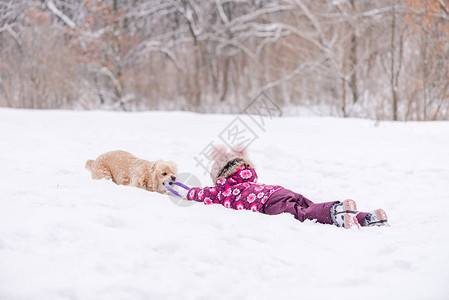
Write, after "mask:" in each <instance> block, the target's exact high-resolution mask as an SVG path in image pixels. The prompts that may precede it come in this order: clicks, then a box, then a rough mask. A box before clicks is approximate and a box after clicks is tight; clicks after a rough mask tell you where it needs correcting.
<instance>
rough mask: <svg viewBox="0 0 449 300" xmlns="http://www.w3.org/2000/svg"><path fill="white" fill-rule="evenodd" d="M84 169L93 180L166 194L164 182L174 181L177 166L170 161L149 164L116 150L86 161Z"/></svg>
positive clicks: (149, 162)
mask: <svg viewBox="0 0 449 300" xmlns="http://www.w3.org/2000/svg"><path fill="white" fill-rule="evenodd" d="M86 169H88V170H89V171H91V172H92V178H93V179H103V178H105V179H112V181H114V182H115V183H116V184H122V185H130V186H135V187H138V188H142V189H146V190H148V191H150V192H158V193H161V194H164V193H166V192H167V190H166V188H165V186H164V181H175V180H176V173H177V171H178V170H177V166H176V164H175V163H174V162H172V161H163V160H158V161H155V162H151V161H148V160H144V159H140V158H137V157H135V156H134V155H132V154H131V153H129V152H126V151H121V150H116V151H111V152H107V153H105V154H102V155H100V156H99V157H98V158H97V159H96V160H88V161H87V162H86Z"/></svg>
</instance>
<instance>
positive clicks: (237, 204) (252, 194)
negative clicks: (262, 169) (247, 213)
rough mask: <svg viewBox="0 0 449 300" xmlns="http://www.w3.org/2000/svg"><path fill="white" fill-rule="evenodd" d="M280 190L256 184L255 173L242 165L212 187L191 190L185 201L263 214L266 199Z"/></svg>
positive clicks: (276, 186)
mask: <svg viewBox="0 0 449 300" xmlns="http://www.w3.org/2000/svg"><path fill="white" fill-rule="evenodd" d="M281 189H283V188H282V187H280V186H278V185H265V184H257V174H256V171H255V170H254V169H253V168H250V167H248V166H245V165H242V166H240V167H239V168H238V169H237V170H236V171H235V172H234V173H232V174H231V175H229V177H227V178H222V179H220V180H217V182H216V185H215V186H214V187H205V188H198V187H194V188H191V189H190V191H189V193H188V194H187V200H193V201H198V202H204V203H205V204H212V203H217V204H221V205H223V206H225V207H227V208H232V209H247V210H252V211H258V212H263V206H264V204H265V203H266V202H267V199H268V198H269V197H270V196H271V195H272V194H273V193H274V192H276V191H279V190H281Z"/></svg>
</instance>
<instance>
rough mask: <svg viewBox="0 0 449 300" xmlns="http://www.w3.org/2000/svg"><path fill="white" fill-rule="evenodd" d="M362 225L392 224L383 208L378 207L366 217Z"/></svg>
mask: <svg viewBox="0 0 449 300" xmlns="http://www.w3.org/2000/svg"><path fill="white" fill-rule="evenodd" d="M362 226H390V224H388V219H387V214H386V213H385V211H384V210H383V209H382V208H379V209H376V210H375V211H373V212H371V213H369V214H368V215H367V216H366V217H365V221H364V222H363V224H362Z"/></svg>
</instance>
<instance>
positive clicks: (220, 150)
mask: <svg viewBox="0 0 449 300" xmlns="http://www.w3.org/2000/svg"><path fill="white" fill-rule="evenodd" d="M227 152H228V151H227V150H226V147H225V146H224V145H218V146H214V150H213V151H212V159H213V160H218V159H220V158H221V157H223V155H225V154H226V153H227Z"/></svg>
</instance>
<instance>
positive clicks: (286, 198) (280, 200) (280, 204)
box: [263, 189, 367, 224]
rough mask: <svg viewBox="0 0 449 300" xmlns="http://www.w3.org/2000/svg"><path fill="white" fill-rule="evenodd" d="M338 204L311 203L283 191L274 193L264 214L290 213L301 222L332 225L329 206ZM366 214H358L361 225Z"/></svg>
mask: <svg viewBox="0 0 449 300" xmlns="http://www.w3.org/2000/svg"><path fill="white" fill-rule="evenodd" d="M336 203H340V202H339V201H333V202H324V203H313V202H312V201H311V200H309V199H307V198H306V197H304V196H303V195H300V194H298V193H295V192H293V191H290V190H288V189H283V190H280V191H277V192H274V193H273V195H271V196H270V198H268V200H267V202H266V203H265V205H264V208H263V209H264V213H266V214H268V215H278V214H281V213H291V214H292V215H293V216H294V217H295V218H296V219H298V220H299V221H301V222H304V220H317V222H319V223H323V224H334V223H333V222H332V219H331V214H330V210H331V206H332V205H334V204H336ZM366 215H367V213H358V214H357V220H358V221H359V223H360V224H363V220H364V219H365V217H366Z"/></svg>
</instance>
